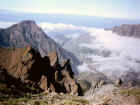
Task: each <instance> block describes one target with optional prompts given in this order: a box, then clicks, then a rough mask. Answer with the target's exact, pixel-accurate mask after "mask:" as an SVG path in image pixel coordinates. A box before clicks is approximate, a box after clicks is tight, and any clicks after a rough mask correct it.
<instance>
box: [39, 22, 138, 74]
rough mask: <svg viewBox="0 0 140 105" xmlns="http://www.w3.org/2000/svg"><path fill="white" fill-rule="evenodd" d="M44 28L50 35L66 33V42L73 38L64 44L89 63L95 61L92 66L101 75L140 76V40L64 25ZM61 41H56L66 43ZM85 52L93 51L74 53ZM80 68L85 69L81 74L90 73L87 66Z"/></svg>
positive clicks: (45, 26) (43, 24) (44, 26)
mask: <svg viewBox="0 0 140 105" xmlns="http://www.w3.org/2000/svg"><path fill="white" fill-rule="evenodd" d="M40 26H41V27H42V26H43V28H44V29H45V30H47V31H49V33H53V32H54V31H55V32H56V33H55V34H58V35H59V33H63V36H64V37H65V38H69V40H68V39H67V41H66V42H65V43H64V48H66V49H67V50H69V51H71V52H73V53H75V54H76V53H79V56H80V55H82V56H84V58H86V59H92V66H93V67H94V68H96V70H97V71H99V72H103V73H105V74H106V75H108V76H112V75H115V76H116V75H117V76H121V75H123V74H124V73H126V72H129V71H134V72H140V69H139V68H140V39H136V38H132V37H124V36H119V35H117V34H115V33H112V32H111V31H106V30H104V29H96V28H87V27H79V26H74V25H66V24H62V23H59V24H50V23H49V24H48V23H42V24H41V25H40ZM65 32H67V33H68V32H69V33H68V34H67V33H65ZM82 32H84V33H82ZM60 35H61V34H60ZM75 36H78V37H75ZM60 37H61V36H57V38H55V39H56V40H57V41H58V42H59V43H60V42H61V41H64V40H62V38H61V39H59V38H60ZM82 37H83V38H82ZM58 39H59V40H58ZM81 48H82V49H85V50H86V49H88V50H89V49H90V50H93V52H92V53H83V52H76V51H74V50H77V49H81ZM77 55H78V54H77ZM105 55H107V56H105ZM83 62H84V61H83ZM90 63H91V62H90ZM79 68H81V69H80V71H82V72H83V71H84V70H85V71H89V68H88V65H87V64H85V63H84V64H83V65H82V66H79Z"/></svg>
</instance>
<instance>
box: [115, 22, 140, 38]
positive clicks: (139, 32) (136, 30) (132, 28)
mask: <svg viewBox="0 0 140 105" xmlns="http://www.w3.org/2000/svg"><path fill="white" fill-rule="evenodd" d="M112 31H113V32H115V33H117V34H119V35H122V36H130V37H136V38H140V24H135V25H134V24H132V25H129V24H123V25H121V26H116V27H113V28H112Z"/></svg>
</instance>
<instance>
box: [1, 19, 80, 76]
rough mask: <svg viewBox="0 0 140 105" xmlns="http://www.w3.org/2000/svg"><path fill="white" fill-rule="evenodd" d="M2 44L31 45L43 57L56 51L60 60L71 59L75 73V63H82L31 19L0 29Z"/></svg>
mask: <svg viewBox="0 0 140 105" xmlns="http://www.w3.org/2000/svg"><path fill="white" fill-rule="evenodd" d="M0 45H2V46H8V47H9V46H10V47H11V46H14V47H25V46H28V45H30V46H32V47H33V48H34V49H36V50H38V51H39V52H40V54H41V56H43V57H44V56H46V55H47V54H48V53H50V52H53V51H56V52H57V53H58V56H59V58H60V61H62V60H64V59H71V62H72V68H73V70H74V72H75V73H77V71H76V67H75V65H78V64H79V63H80V62H79V61H78V59H77V58H76V57H75V56H74V55H73V54H72V53H70V52H68V51H66V50H64V49H63V48H61V47H60V46H59V45H58V44H57V43H56V42H55V41H54V40H52V39H51V38H49V37H48V36H47V35H46V34H45V33H44V32H43V30H42V29H41V28H39V27H38V26H37V25H36V23H35V22H34V21H30V20H28V21H22V22H20V23H18V24H15V25H13V26H11V27H9V28H7V29H2V30H0Z"/></svg>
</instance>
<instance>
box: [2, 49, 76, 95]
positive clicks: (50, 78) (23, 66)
mask: <svg viewBox="0 0 140 105" xmlns="http://www.w3.org/2000/svg"><path fill="white" fill-rule="evenodd" d="M0 67H1V68H3V69H4V70H5V71H6V73H7V75H9V76H11V77H12V78H14V80H15V81H16V80H18V81H20V82H22V83H23V84H28V85H29V86H33V87H35V88H40V89H41V90H43V91H48V92H51V91H55V92H64V93H71V94H78V91H79V90H78V89H79V88H78V85H77V83H76V82H75V80H74V78H73V76H74V74H73V72H72V69H71V66H70V62H69V60H67V61H65V62H64V63H63V65H60V63H59V58H58V55H57V53H56V52H52V53H50V54H49V55H48V56H46V57H44V58H42V57H41V55H40V54H39V53H38V52H37V51H36V50H34V49H32V48H31V47H25V48H0ZM1 76H2V75H0V77H1ZM3 78H6V76H5V77H3ZM0 79H1V80H2V78H0ZM5 82H7V81H5ZM8 82H9V83H10V85H13V83H12V80H11V81H10V80H8ZM17 85H18V84H17Z"/></svg>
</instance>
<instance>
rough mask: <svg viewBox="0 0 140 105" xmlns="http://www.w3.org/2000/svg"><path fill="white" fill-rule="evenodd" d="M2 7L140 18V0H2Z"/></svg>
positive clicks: (17, 9)
mask: <svg viewBox="0 0 140 105" xmlns="http://www.w3.org/2000/svg"><path fill="white" fill-rule="evenodd" d="M0 9H8V10H16V11H24V12H33V13H61V14H77V15H88V16H102V17H115V18H130V19H140V0H1V1H0Z"/></svg>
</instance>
